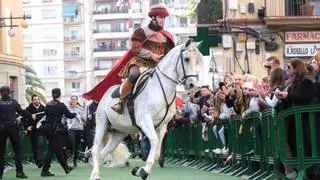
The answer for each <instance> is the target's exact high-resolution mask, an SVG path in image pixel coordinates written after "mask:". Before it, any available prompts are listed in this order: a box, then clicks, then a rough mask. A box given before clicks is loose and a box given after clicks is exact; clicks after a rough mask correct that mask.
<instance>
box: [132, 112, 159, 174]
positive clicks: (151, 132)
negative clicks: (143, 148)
mask: <svg viewBox="0 0 320 180" xmlns="http://www.w3.org/2000/svg"><path fill="white" fill-rule="evenodd" d="M140 122H141V124H140V128H141V129H142V131H143V132H144V133H145V135H146V136H147V137H148V139H149V141H150V145H151V148H150V152H149V155H148V158H147V161H146V166H145V167H144V168H139V167H136V168H134V169H133V170H132V174H133V175H135V176H140V177H141V178H142V179H146V178H147V176H148V175H149V173H150V172H151V168H152V166H153V164H154V159H155V153H156V149H157V147H158V144H159V139H158V136H157V133H156V130H155V129H154V126H153V122H152V119H151V117H150V116H148V115H145V116H144V119H141V120H140Z"/></svg>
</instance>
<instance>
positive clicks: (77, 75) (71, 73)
mask: <svg viewBox="0 0 320 180" xmlns="http://www.w3.org/2000/svg"><path fill="white" fill-rule="evenodd" d="M64 78H65V79H82V78H84V73H83V72H77V71H75V70H67V71H65V73H64Z"/></svg>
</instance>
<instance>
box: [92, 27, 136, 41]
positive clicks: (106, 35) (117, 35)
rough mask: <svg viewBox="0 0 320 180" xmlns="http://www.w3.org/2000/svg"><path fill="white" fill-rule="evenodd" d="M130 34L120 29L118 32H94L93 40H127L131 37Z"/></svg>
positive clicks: (126, 30)
mask: <svg viewBox="0 0 320 180" xmlns="http://www.w3.org/2000/svg"><path fill="white" fill-rule="evenodd" d="M131 34H132V32H130V31H129V29H122V30H118V31H104V30H94V31H93V38H94V39H124V38H125V39H127V38H129V37H130V36H131Z"/></svg>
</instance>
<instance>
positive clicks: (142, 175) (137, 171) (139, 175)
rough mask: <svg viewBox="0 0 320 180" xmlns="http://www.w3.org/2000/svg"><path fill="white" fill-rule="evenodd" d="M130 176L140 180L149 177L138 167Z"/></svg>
mask: <svg viewBox="0 0 320 180" xmlns="http://www.w3.org/2000/svg"><path fill="white" fill-rule="evenodd" d="M131 174H132V175H134V176H138V177H141V179H142V180H146V179H147V177H148V175H149V174H148V173H147V172H146V171H145V170H144V169H143V168H140V167H135V168H133V169H132V171H131Z"/></svg>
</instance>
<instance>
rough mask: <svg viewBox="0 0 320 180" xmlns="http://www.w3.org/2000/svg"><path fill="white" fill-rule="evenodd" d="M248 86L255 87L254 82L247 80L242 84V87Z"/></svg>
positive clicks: (249, 87)
mask: <svg viewBox="0 0 320 180" xmlns="http://www.w3.org/2000/svg"><path fill="white" fill-rule="evenodd" d="M244 88H248V89H253V82H245V83H243V84H242V89H244Z"/></svg>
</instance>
